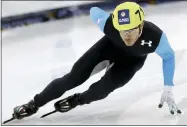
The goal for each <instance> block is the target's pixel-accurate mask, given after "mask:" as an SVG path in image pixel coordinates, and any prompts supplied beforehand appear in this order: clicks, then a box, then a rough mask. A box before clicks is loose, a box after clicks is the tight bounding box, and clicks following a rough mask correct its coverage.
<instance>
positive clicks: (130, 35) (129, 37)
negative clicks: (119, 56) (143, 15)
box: [119, 24, 143, 46]
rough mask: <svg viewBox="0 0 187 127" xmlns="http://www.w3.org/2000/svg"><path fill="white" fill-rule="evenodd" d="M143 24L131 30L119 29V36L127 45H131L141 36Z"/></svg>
mask: <svg viewBox="0 0 187 127" xmlns="http://www.w3.org/2000/svg"><path fill="white" fill-rule="evenodd" d="M142 29H143V24H141V25H140V26H138V27H137V28H134V29H132V30H127V31H120V32H119V33H120V36H121V38H122V40H123V41H124V43H125V44H126V45H127V46H132V45H134V44H135V42H136V41H137V40H138V38H139V37H140V36H141V33H142Z"/></svg>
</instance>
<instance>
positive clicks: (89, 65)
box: [70, 36, 110, 78]
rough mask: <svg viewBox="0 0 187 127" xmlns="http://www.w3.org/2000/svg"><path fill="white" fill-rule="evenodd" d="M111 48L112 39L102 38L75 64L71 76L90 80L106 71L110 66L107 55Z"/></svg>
mask: <svg viewBox="0 0 187 127" xmlns="http://www.w3.org/2000/svg"><path fill="white" fill-rule="evenodd" d="M109 46H110V39H109V38H107V37H106V36H104V37H102V38H101V39H100V40H99V41H97V42H96V44H94V45H93V46H92V47H91V48H90V49H89V50H88V51H87V52H85V53H84V54H83V55H82V56H81V57H80V58H79V59H78V60H77V61H76V62H75V64H74V65H73V67H72V70H71V72H70V74H73V75H76V76H83V77H85V78H88V77H89V76H91V75H93V74H96V73H98V72H100V71H102V70H103V69H105V68H106V67H107V66H108V64H109V62H108V55H109V54H108V53H107V52H109V51H108V49H109V48H107V47H109Z"/></svg>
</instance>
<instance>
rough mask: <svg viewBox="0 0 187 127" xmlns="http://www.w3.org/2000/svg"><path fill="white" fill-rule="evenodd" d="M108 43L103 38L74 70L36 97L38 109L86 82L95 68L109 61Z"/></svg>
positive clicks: (105, 64) (105, 38) (76, 64)
mask: <svg viewBox="0 0 187 127" xmlns="http://www.w3.org/2000/svg"><path fill="white" fill-rule="evenodd" d="M108 41H110V40H109V39H108V38H107V37H106V36H104V37H103V38H101V39H100V40H99V41H98V42H97V43H96V44H95V45H93V46H92V47H91V48H90V49H89V50H88V51H87V52H86V53H85V54H84V55H83V56H82V57H80V59H79V60H78V61H77V62H76V63H75V64H74V66H73V68H72V70H71V71H70V72H69V73H68V74H66V75H65V76H63V77H62V78H58V79H55V80H53V81H52V82H51V83H49V85H48V86H47V87H46V88H45V89H44V90H43V91H42V92H41V93H40V94H37V95H36V96H35V97H34V101H35V103H36V105H37V106H38V107H41V106H43V105H45V104H46V103H48V102H49V101H51V100H53V99H56V98H58V97H60V96H61V95H63V94H64V93H65V92H66V91H67V90H70V89H72V88H75V87H76V86H78V85H80V84H82V83H83V82H85V81H86V80H87V79H88V78H89V77H90V75H91V73H92V72H93V71H94V70H95V69H94V68H95V67H96V66H97V65H98V64H99V63H100V62H103V61H105V60H106V59H107V56H106V55H109V54H108V53H106V52H107V50H108V49H107V47H108V45H109V44H108ZM106 66H107V62H106V61H105V63H103V64H102V67H99V68H98V66H97V71H94V72H93V73H95V72H98V70H102V69H104V68H105V67H106Z"/></svg>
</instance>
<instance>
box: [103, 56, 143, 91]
mask: <svg viewBox="0 0 187 127" xmlns="http://www.w3.org/2000/svg"><path fill="white" fill-rule="evenodd" d="M144 61H145V58H143V59H139V60H132V61H131V60H130V59H129V61H127V62H126V63H123V62H122V63H120V62H116V63H114V64H113V66H111V67H110V68H109V69H108V70H107V72H106V73H105V75H104V76H103V77H102V78H101V80H100V82H101V83H99V84H100V85H103V86H102V87H101V88H103V89H104V88H108V89H110V90H111V91H112V90H114V89H116V88H119V87H122V86H123V85H125V84H126V83H128V82H129V81H130V80H131V79H132V78H133V76H134V75H135V73H136V72H137V71H138V70H140V69H141V68H142V66H143V64H144Z"/></svg>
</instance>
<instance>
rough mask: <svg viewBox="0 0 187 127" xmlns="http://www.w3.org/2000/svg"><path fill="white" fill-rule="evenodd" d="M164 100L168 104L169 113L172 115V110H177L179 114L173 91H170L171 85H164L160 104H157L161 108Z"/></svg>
mask: <svg viewBox="0 0 187 127" xmlns="http://www.w3.org/2000/svg"><path fill="white" fill-rule="evenodd" d="M164 102H166V103H167V104H168V107H169V110H170V113H171V114H172V115H173V114H174V112H177V113H179V114H181V111H180V110H179V109H178V107H177V105H176V103H175V100H174V98H173V93H172V86H164V91H163V93H162V96H161V99H160V104H159V105H158V107H159V108H162V106H163V104H164Z"/></svg>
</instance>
